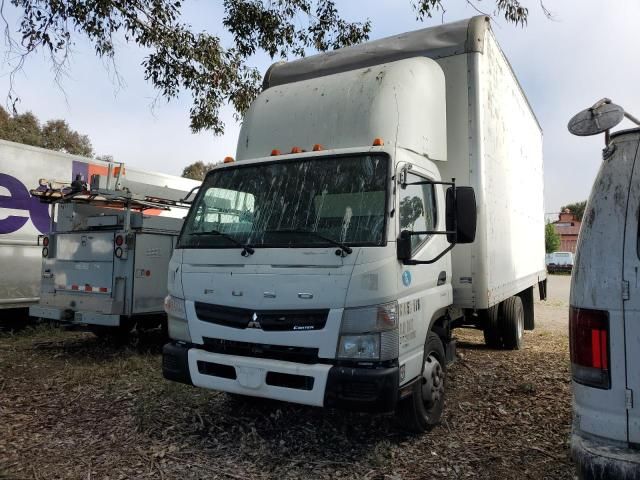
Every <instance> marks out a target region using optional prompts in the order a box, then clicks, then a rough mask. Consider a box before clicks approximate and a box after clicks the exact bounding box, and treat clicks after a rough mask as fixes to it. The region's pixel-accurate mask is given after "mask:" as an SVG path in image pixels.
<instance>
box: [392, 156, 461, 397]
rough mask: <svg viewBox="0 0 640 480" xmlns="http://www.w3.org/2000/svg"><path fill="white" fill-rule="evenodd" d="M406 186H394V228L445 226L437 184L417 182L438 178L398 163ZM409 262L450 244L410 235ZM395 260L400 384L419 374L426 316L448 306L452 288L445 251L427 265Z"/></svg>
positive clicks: (441, 238)
mask: <svg viewBox="0 0 640 480" xmlns="http://www.w3.org/2000/svg"><path fill="white" fill-rule="evenodd" d="M397 177H398V178H404V180H405V182H406V185H405V186H402V184H401V183H400V182H398V183H397V185H396V194H397V195H396V196H397V200H396V201H397V204H396V207H395V209H396V211H397V214H396V215H395V217H396V218H397V220H396V222H397V224H396V228H397V231H398V234H399V232H401V231H402V230H410V231H415V232H418V231H433V230H439V231H442V230H446V225H445V215H444V212H445V210H444V205H445V199H444V193H443V192H444V190H443V188H442V185H433V184H421V185H418V184H416V183H417V182H425V181H438V180H439V177H438V176H437V175H436V174H435V173H434V172H430V171H428V170H427V169H426V168H421V167H418V166H417V165H415V164H414V165H412V166H411V168H408V167H405V166H403V167H402V168H401V169H400V171H399V172H398V174H397ZM411 240H412V242H411V243H412V256H413V259H414V260H421V261H426V260H431V259H434V258H436V257H437V256H438V255H439V254H440V253H442V251H443V250H445V249H446V248H447V246H448V245H449V244H448V243H447V240H446V236H445V235H415V236H413V237H412V239H411ZM399 263H400V270H399V272H398V278H397V279H396V281H397V284H398V306H399V320H400V322H399V342H400V366H401V369H400V377H401V378H400V384H401V385H402V384H403V383H405V382H408V381H410V380H412V379H413V378H415V377H416V376H418V375H419V374H420V372H421V370H422V356H423V352H424V342H425V338H426V335H427V331H428V329H429V325H430V322H431V320H432V319H433V318H434V316H436V314H437V313H438V312H439V311H441V310H442V309H444V308H445V307H447V306H449V305H450V304H451V300H452V296H453V294H452V290H451V279H450V278H448V272H450V271H451V260H450V256H449V255H444V256H442V257H441V258H440V259H439V260H437V261H435V262H434V263H431V264H422V265H404V264H403V262H402V261H399Z"/></svg>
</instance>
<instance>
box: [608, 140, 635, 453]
mask: <svg viewBox="0 0 640 480" xmlns="http://www.w3.org/2000/svg"><path fill="white" fill-rule="evenodd" d="M627 138H628V140H627ZM639 139H640V135H638V134H635V135H631V134H630V135H627V136H625V140H626V141H625V142H624V143H622V142H619V144H618V145H616V147H617V148H621V149H624V151H625V152H626V155H627V156H628V157H630V158H633V173H632V174H631V184H630V185H622V187H623V188H629V199H628V203H627V218H626V225H625V236H624V259H623V273H622V279H623V300H624V330H625V353H626V368H627V372H626V373H627V391H626V399H625V403H626V406H627V419H628V434H629V442H630V443H635V444H639V443H640V224H639V222H638V216H640V143H639ZM611 161H619V158H616V157H615V154H614V158H613V159H612V160H611ZM616 195H617V194H616Z"/></svg>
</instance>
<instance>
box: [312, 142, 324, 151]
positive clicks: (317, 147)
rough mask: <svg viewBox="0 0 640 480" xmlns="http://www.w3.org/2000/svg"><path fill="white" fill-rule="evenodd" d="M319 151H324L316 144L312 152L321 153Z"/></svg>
mask: <svg viewBox="0 0 640 480" xmlns="http://www.w3.org/2000/svg"><path fill="white" fill-rule="evenodd" d="M321 150H324V147H323V146H322V145H320V144H319V143H316V144H315V145H314V146H313V151H314V152H319V151H321Z"/></svg>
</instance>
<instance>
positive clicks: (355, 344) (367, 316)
mask: <svg viewBox="0 0 640 480" xmlns="http://www.w3.org/2000/svg"><path fill="white" fill-rule="evenodd" d="M398 351H399V343H398V304H397V302H390V303H383V304H381V305H373V306H371V307H364V308H347V309H345V310H344V312H343V314H342V324H341V326H340V340H339V342H338V353H337V357H338V358H340V359H351V360H392V359H396V358H398Z"/></svg>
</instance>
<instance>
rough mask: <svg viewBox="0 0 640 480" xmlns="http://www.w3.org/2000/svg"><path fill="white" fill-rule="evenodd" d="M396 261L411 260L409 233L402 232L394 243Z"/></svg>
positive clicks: (406, 231)
mask: <svg viewBox="0 0 640 480" xmlns="http://www.w3.org/2000/svg"><path fill="white" fill-rule="evenodd" d="M396 252H397V257H398V260H403V261H404V260H411V232H409V231H408V230H402V231H401V232H400V236H399V237H398V240H397V243H396Z"/></svg>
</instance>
